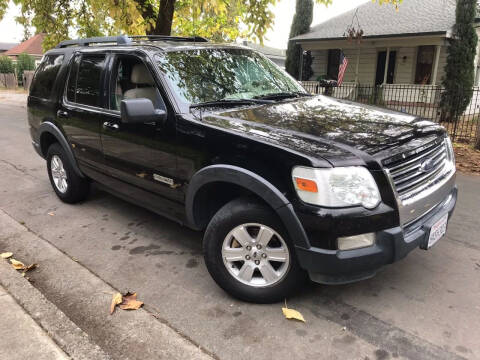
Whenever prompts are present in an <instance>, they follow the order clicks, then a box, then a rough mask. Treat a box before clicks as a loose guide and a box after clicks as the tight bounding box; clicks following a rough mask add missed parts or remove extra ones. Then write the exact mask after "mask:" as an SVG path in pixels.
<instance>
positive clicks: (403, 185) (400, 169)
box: [383, 138, 448, 199]
mask: <svg viewBox="0 0 480 360" xmlns="http://www.w3.org/2000/svg"><path fill="white" fill-rule="evenodd" d="M447 161H448V150H447V145H446V142H445V139H443V138H441V139H436V140H434V141H432V142H429V143H427V144H425V145H423V146H421V147H418V148H417V149H415V150H413V151H410V152H407V153H404V154H400V156H399V155H396V156H394V157H392V158H389V159H387V160H385V161H384V162H383V163H384V166H385V168H386V169H388V172H389V174H390V177H391V180H392V182H393V184H394V186H395V189H396V191H397V193H398V195H399V197H400V198H401V199H406V198H409V197H411V196H414V195H416V194H418V193H419V192H421V191H422V190H423V189H425V188H426V187H428V186H429V185H430V184H432V183H434V182H435V181H436V180H437V179H438V178H439V177H441V176H443V170H444V168H445V166H446V164H447ZM426 165H428V166H426Z"/></svg>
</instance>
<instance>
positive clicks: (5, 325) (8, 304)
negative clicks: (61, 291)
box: [0, 285, 70, 360]
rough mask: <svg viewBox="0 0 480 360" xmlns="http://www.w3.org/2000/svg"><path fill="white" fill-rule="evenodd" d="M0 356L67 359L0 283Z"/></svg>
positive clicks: (42, 359)
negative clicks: (0, 306) (0, 308)
mask: <svg viewBox="0 0 480 360" xmlns="http://www.w3.org/2000/svg"><path fill="white" fill-rule="evenodd" d="M0 303H1V304H2V311H1V321H0V359H9V360H17V359H18V360H23V359H36V360H44V359H45V360H63V359H70V358H69V357H68V356H67V355H66V354H65V353H64V352H63V351H62V350H61V349H60V348H59V347H58V346H57V345H56V344H55V342H54V341H53V340H52V338H50V337H49V336H48V334H47V333H46V332H45V331H43V330H42V328H41V327H40V326H39V325H38V324H37V323H36V322H35V321H34V320H33V319H32V318H31V317H30V316H29V315H28V314H27V313H26V312H25V311H24V310H23V309H22V307H21V306H20V305H18V304H17V302H16V301H15V300H14V299H13V297H11V296H10V294H8V293H7V292H6V290H5V289H4V288H3V287H2V286H1V285H0Z"/></svg>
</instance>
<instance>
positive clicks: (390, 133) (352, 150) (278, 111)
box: [202, 95, 444, 159]
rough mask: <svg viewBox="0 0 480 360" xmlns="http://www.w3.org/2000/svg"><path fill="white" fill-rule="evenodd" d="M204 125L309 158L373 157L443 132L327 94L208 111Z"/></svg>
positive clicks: (418, 120)
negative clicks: (292, 151) (252, 138)
mask: <svg viewBox="0 0 480 360" xmlns="http://www.w3.org/2000/svg"><path fill="white" fill-rule="evenodd" d="M202 120H203V121H204V122H205V123H208V124H211V125H214V126H219V127H223V128H226V129H229V130H232V131H236V132H242V133H245V134H246V135H248V136H253V137H260V138H261V139H262V140H263V141H267V142H273V143H275V144H277V145H281V146H286V147H288V148H290V149H291V150H294V151H297V152H302V153H306V155H310V156H322V157H324V158H327V159H328V158H332V157H336V158H345V157H347V158H348V157H349V155H350V157H351V156H352V154H357V155H358V153H359V152H363V153H366V154H368V155H371V156H375V154H379V153H380V152H385V151H386V150H388V149H390V148H392V147H396V146H399V145H401V144H405V143H407V142H409V141H410V140H412V139H415V138H419V137H423V136H426V135H427V134H432V133H438V134H439V135H440V134H442V133H444V129H443V127H441V126H439V125H438V124H435V123H433V122H431V121H427V120H425V119H422V118H419V117H416V116H412V115H407V114H403V113H399V112H394V111H390V110H385V109H381V108H377V107H373V106H368V105H362V104H358V103H353V102H350V101H346V100H337V99H333V98H330V97H326V96H321V95H320V96H314V97H307V98H300V99H294V100H289V101H282V102H277V103H272V104H266V105H260V106H249V107H242V108H240V109H239V108H236V109H234V110H228V111H225V110H223V111H217V112H213V113H212V112H210V113H208V114H204V115H203V117H202Z"/></svg>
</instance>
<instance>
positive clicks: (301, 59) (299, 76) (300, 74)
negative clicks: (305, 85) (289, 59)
mask: <svg viewBox="0 0 480 360" xmlns="http://www.w3.org/2000/svg"><path fill="white" fill-rule="evenodd" d="M299 67H300V69H298V80H299V81H302V80H303V49H302V46H301V45H300V64H299Z"/></svg>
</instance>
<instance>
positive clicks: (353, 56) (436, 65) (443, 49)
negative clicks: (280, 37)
mask: <svg viewBox="0 0 480 360" xmlns="http://www.w3.org/2000/svg"><path fill="white" fill-rule="evenodd" d="M299 44H300V45H301V47H302V49H303V50H304V51H309V52H310V54H311V56H312V58H313V61H312V70H313V75H312V76H311V77H310V79H309V80H317V81H318V80H322V79H332V80H336V79H337V76H338V66H339V54H340V51H342V52H343V54H344V55H345V57H346V58H347V59H348V61H349V63H348V67H347V70H346V72H345V76H344V82H346V83H354V84H357V85H362V86H363V85H369V86H373V85H387V84H389V85H431V86H435V85H438V84H440V82H441V79H442V77H443V75H444V67H445V64H446V59H447V43H446V40H445V37H444V36H443V37H442V36H410V37H404V38H401V37H395V38H383V39H363V40H362V41H361V43H360V44H357V43H356V42H354V41H353V42H349V41H347V40H346V39H342V40H312V41H303V42H299Z"/></svg>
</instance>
